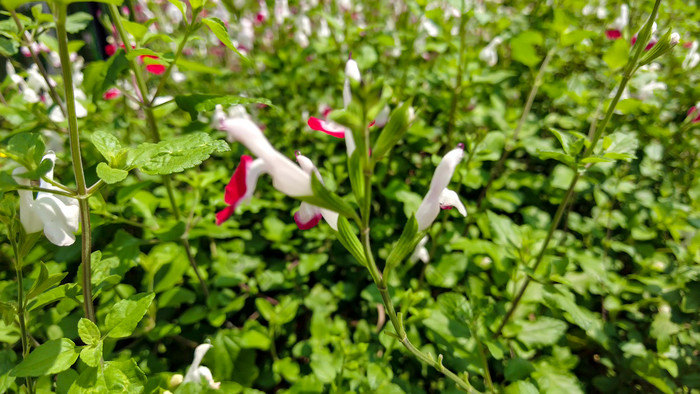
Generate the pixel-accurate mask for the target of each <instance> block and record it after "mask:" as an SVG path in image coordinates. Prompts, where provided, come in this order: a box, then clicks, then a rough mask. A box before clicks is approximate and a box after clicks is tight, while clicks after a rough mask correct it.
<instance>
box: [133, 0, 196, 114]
mask: <svg viewBox="0 0 700 394" xmlns="http://www.w3.org/2000/svg"><path fill="white" fill-rule="evenodd" d="M201 9H202V8H201V7H200V8H197V9H196V10H193V11H192V12H193V14H192V21H191V23H190V24H189V25H188V26H187V30H186V31H185V36H184V37H183V38H182V41H180V44H179V45H178V46H177V50H176V51H175V58H173V61H172V62H171V63H170V64H168V68H166V69H165V73H164V74H163V76H162V77H161V78H160V83H158V87H157V88H156V91H155V93H153V97H152V98H151V101H150V103H149V106H150V107H153V102H154V101H155V100H156V98H157V97H158V93H160V91H161V90H162V89H163V88H164V87H165V83H166V82H167V81H168V78H170V73H171V72H172V71H173V67H175V64H176V63H177V60H178V59H179V58H180V56H181V55H182V51H183V50H184V49H185V44H187V39H188V38H189V37H190V34H192V32H193V31H194V29H193V27H192V26H193V25H194V23H195V21H196V20H197V15H198V14H199V11H200V10H201ZM144 97H146V96H144ZM145 101H146V100H145V99H144V102H145Z"/></svg>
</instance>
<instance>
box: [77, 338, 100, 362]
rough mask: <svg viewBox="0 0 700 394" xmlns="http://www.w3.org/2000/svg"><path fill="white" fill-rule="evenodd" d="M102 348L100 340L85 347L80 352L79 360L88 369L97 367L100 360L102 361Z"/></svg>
mask: <svg viewBox="0 0 700 394" xmlns="http://www.w3.org/2000/svg"><path fill="white" fill-rule="evenodd" d="M102 347H103V344H102V341H101V340H98V341H97V343H95V344H92V345H89V346H85V347H84V348H83V349H82V350H81V351H80V359H81V360H83V362H84V363H85V364H87V365H88V366H90V367H97V366H98V365H100V360H102Z"/></svg>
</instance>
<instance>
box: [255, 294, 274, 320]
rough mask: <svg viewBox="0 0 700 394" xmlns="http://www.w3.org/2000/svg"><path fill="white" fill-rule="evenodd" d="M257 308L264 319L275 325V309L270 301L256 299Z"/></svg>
mask: <svg viewBox="0 0 700 394" xmlns="http://www.w3.org/2000/svg"><path fill="white" fill-rule="evenodd" d="M255 306H256V307H257V308H258V311H259V312H260V316H262V317H263V319H265V320H267V321H268V322H270V324H274V323H275V308H274V307H273V306H272V304H271V303H270V301H268V300H266V299H264V298H256V299H255Z"/></svg>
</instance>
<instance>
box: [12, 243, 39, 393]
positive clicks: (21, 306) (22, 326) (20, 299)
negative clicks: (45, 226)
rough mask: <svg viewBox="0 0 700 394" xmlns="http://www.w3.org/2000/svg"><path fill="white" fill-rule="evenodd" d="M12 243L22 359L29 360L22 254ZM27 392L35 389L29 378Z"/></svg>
mask: <svg viewBox="0 0 700 394" xmlns="http://www.w3.org/2000/svg"><path fill="white" fill-rule="evenodd" d="M10 241H11V243H12V249H13V250H14V252H15V272H16V274H17V315H18V318H19V332H20V339H21V342H22V359H25V358H27V356H28V355H29V350H30V349H29V332H28V331H27V322H26V320H25V318H26V316H25V315H26V312H25V302H26V300H25V299H24V279H23V275H22V265H23V263H22V253H21V252H20V251H19V248H18V247H17V243H16V242H15V241H14V240H12V239H11V240H10ZM25 382H26V385H27V392H29V393H30V394H32V393H34V387H33V384H32V379H31V378H30V377H27V378H26V380H25Z"/></svg>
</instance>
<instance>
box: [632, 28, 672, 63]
mask: <svg viewBox="0 0 700 394" xmlns="http://www.w3.org/2000/svg"><path fill="white" fill-rule="evenodd" d="M680 40H681V36H680V35H679V34H678V33H676V32H673V33H671V29H669V30H668V31H667V32H666V34H664V35H663V36H662V37H661V38H660V39H659V41H658V42H657V43H656V45H654V46H653V47H652V48H651V49H650V50H649V51H648V52H647V53H645V54H644V56H643V57H642V60H640V61H639V65H640V66H644V65H647V64H649V63H651V62H653V61H654V60H655V59H656V58H658V57H660V56H663V55H665V54H666V53H667V52H669V51H670V50H671V49H672V48H673V47H675V46H676V45H678V43H679V42H680Z"/></svg>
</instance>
